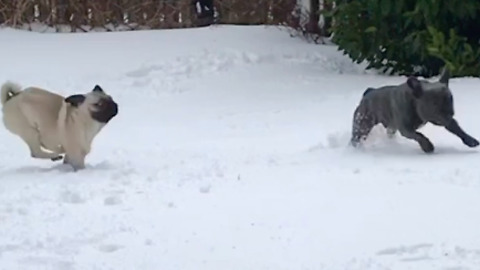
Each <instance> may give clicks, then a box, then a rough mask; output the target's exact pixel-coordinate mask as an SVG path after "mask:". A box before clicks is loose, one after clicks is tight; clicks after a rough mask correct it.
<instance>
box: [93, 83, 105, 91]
mask: <svg viewBox="0 0 480 270" xmlns="http://www.w3.org/2000/svg"><path fill="white" fill-rule="evenodd" d="M92 91H93V92H103V89H102V87H100V86H99V85H98V84H97V85H95V87H94V88H93V90H92Z"/></svg>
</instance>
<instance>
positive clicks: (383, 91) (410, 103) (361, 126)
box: [350, 68, 479, 153]
mask: <svg viewBox="0 0 480 270" xmlns="http://www.w3.org/2000/svg"><path fill="white" fill-rule="evenodd" d="M449 80H450V72H449V70H448V69H447V68H443V70H442V72H441V74H440V78H439V80H438V81H435V82H429V81H427V80H419V79H418V78H416V77H414V76H409V77H408V78H407V80H406V82H404V83H402V84H400V85H386V86H382V87H379V88H372V87H369V88H367V89H366V90H365V91H364V93H363V96H362V99H361V101H360V103H359V105H358V106H357V107H356V108H355V111H354V115H353V125H352V137H351V139H350V144H351V145H353V146H354V147H357V146H359V144H360V143H361V142H362V141H363V140H365V139H366V138H367V137H368V134H369V133H370V131H371V130H372V128H373V127H374V126H376V125H377V124H382V125H383V126H384V127H385V128H386V130H387V135H388V137H389V138H392V137H393V136H394V135H395V133H396V132H397V131H398V132H400V134H401V135H402V136H403V137H405V138H408V139H411V140H415V141H416V142H417V143H418V144H419V145H420V147H421V149H422V150H423V151H424V152H425V153H432V152H434V146H433V144H432V142H431V141H430V140H429V139H428V138H427V137H426V136H425V135H423V134H422V133H420V132H418V131H417V129H419V128H421V127H422V126H424V125H425V124H427V123H432V124H433V125H436V126H441V127H444V128H445V129H446V130H448V131H449V132H451V133H452V134H455V135H456V136H458V137H459V138H460V139H461V140H462V142H463V143H464V144H465V145H467V146H468V147H476V146H478V145H479V143H478V141H477V139H475V138H473V137H472V136H470V135H469V134H467V133H466V132H465V131H464V130H463V129H462V128H461V127H460V125H459V124H458V122H457V120H455V118H454V103H453V95H452V92H451V90H450V88H449Z"/></svg>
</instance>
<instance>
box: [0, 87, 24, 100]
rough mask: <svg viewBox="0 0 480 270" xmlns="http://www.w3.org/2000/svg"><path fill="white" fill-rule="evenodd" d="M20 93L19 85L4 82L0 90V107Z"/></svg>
mask: <svg viewBox="0 0 480 270" xmlns="http://www.w3.org/2000/svg"><path fill="white" fill-rule="evenodd" d="M20 92H22V88H21V86H20V85H18V84H16V83H14V82H6V83H4V84H3V85H2V89H1V93H0V95H1V97H0V101H1V103H2V106H3V105H5V103H7V101H9V100H10V99H11V98H12V97H14V96H16V95H18V94H20Z"/></svg>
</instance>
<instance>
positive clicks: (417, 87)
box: [407, 76, 423, 98]
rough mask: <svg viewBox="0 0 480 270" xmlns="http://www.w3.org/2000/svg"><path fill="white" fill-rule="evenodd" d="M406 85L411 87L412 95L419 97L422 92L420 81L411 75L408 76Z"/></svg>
mask: <svg viewBox="0 0 480 270" xmlns="http://www.w3.org/2000/svg"><path fill="white" fill-rule="evenodd" d="M407 85H408V87H410V88H411V89H412V93H413V96H414V97H416V98H419V97H421V96H422V94H423V88H422V83H420V81H419V80H418V79H417V78H416V77H413V76H410V77H408V80H407Z"/></svg>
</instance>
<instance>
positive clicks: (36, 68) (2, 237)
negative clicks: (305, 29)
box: [0, 25, 480, 270]
mask: <svg viewBox="0 0 480 270" xmlns="http://www.w3.org/2000/svg"><path fill="white" fill-rule="evenodd" d="M0 40H2V42H1V43H0V59H1V61H2V65H0V82H3V81H6V80H13V81H16V82H18V83H20V84H21V85H23V86H30V85H36V86H40V87H44V88H47V89H50V90H51V91H54V92H57V93H60V94H63V95H67V94H72V93H79V92H86V91H89V90H90V89H92V88H93V86H94V85H95V84H99V85H100V86H102V87H103V88H104V89H105V91H107V92H108V93H109V94H111V95H112V96H113V97H114V98H115V100H116V101H117V102H118V103H119V114H118V116H117V118H115V119H114V120H112V122H110V123H109V124H108V125H107V126H106V127H105V128H104V129H103V130H102V131H101V132H100V134H99V135H98V136H97V137H96V138H95V140H94V143H93V147H92V152H91V154H90V155H89V156H87V160H86V163H87V168H86V169H85V170H83V171H79V172H73V171H71V170H69V169H68V168H66V167H64V166H62V165H61V162H51V161H43V160H35V159H32V158H30V155H29V152H28V149H27V147H26V146H25V145H24V144H23V142H22V141H21V140H20V139H19V138H18V137H16V136H14V135H13V134H11V133H9V132H7V131H6V129H4V128H3V131H1V132H0V139H1V141H2V143H1V144H0V269H2V270H3V269H8V270H11V269H19V270H20V269H21V270H23V269H29V270H30V269H35V270H41V269H49V270H50V269H55V270H57V269H58V270H71V269H75V270H76V269H82V270H83V269H91V270H94V269H102V270H103V269H115V270H120V269H162V270H166V269H182V270H190V269H191V270H202V269H209V270H215V269H222V270H223V269H229V270H236V269H242V270H243V269H249V270H254V269H255V270H257V269H258V270H264V269H275V270H281V269H288V270H293V269H299V270H300V269H301V270H305V269H328V270H336V269H339V270H360V269H361V270H386V269H388V270H400V269H401V270H403V269H422V270H433V269H435V270H438V269H444V270H447V269H449V270H453V269H456V270H460V269H462V270H466V269H477V267H478V265H479V263H480V231H479V230H478V228H479V225H480V218H479V217H480V207H478V205H480V196H479V191H480V170H479V168H477V167H476V166H478V164H479V158H478V155H477V154H478V150H477V149H470V148H468V147H466V146H464V145H463V144H462V143H461V140H460V139H458V138H456V137H455V136H454V135H452V134H449V133H448V132H447V131H446V130H444V129H442V128H439V127H434V126H432V125H427V126H425V127H424V128H422V132H423V133H424V134H425V135H426V136H428V137H429V138H430V139H431V140H432V142H433V143H434V145H435V147H436V152H435V153H434V154H431V155H426V154H424V153H423V152H421V150H420V148H419V146H418V145H417V144H416V143H414V142H412V141H409V140H407V139H405V138H403V137H400V136H397V137H395V138H394V139H391V140H390V139H388V138H387V136H386V134H385V131H384V130H383V129H382V128H381V127H378V128H376V129H375V130H374V131H372V136H371V138H370V139H369V141H368V143H367V145H366V146H365V148H364V149H358V150H355V149H351V148H350V147H348V146H347V143H348V139H349V136H350V128H351V119H352V113H353V110H354V108H355V106H356V105H357V103H358V101H359V99H360V96H361V94H362V92H363V91H364V90H365V89H366V87H369V86H379V85H383V84H390V83H392V84H393V83H400V82H403V81H404V80H405V78H404V77H388V76H383V75H378V74H375V73H374V72H371V71H369V72H365V71H364V66H363V65H356V64H353V63H352V62H351V61H350V60H349V59H348V58H347V57H346V56H344V55H342V53H341V52H338V51H337V49H336V47H335V46H330V45H328V46H327V45H314V44H308V43H306V42H304V41H303V40H302V39H296V38H291V37H289V35H288V33H287V31H284V30H281V29H279V28H274V27H264V26H228V25H224V26H213V27H208V28H200V29H181V30H158V31H134V32H112V33H93V32H92V33H87V34H54V33H43V34H42V33H35V32H27V31H20V30H13V29H8V28H5V29H2V30H0ZM432 80H433V79H432ZM479 86H480V83H479V82H478V79H473V78H462V79H453V80H452V81H451V88H452V91H453V93H454V97H455V104H456V117H457V119H458V121H459V122H460V124H461V125H462V127H463V128H464V129H465V130H466V131H467V132H469V133H470V134H471V135H472V136H474V137H477V138H478V137H480V126H478V124H477V115H478V108H477V107H476V105H475V104H476V103H477V100H478V98H479V93H478V92H477V90H478V89H479Z"/></svg>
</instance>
